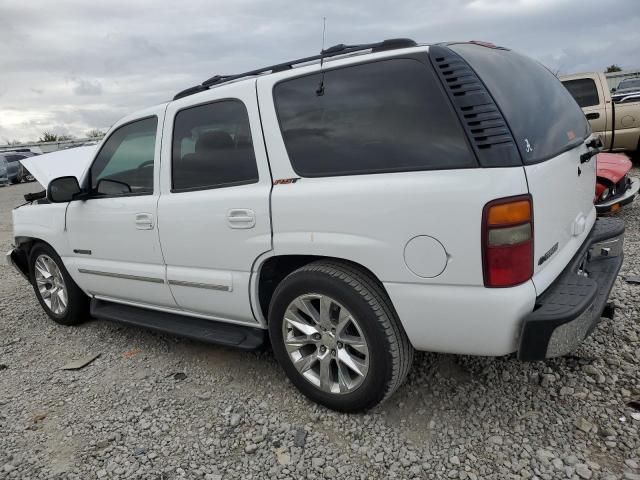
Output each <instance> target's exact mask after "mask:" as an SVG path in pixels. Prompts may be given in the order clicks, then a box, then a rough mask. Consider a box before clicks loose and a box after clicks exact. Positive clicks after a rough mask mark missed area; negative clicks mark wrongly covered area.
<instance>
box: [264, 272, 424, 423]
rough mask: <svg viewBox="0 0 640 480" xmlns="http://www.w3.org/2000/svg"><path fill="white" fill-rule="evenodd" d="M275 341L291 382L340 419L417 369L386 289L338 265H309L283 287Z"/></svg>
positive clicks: (275, 302) (272, 329) (274, 307)
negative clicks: (338, 414) (331, 410)
mask: <svg viewBox="0 0 640 480" xmlns="http://www.w3.org/2000/svg"><path fill="white" fill-rule="evenodd" d="M269 334H270V338H271V344H272V346H273V350H274V354H275V357H276V359H277V360H278V362H279V363H280V365H281V366H282V367H283V369H284V370H285V372H286V374H287V376H288V377H289V379H290V380H291V382H292V383H293V384H294V385H295V386H296V387H297V388H298V389H299V390H300V391H301V392H302V393H303V394H305V395H306V396H307V397H309V398H310V399H311V400H313V401H315V402H317V403H320V404H322V405H325V406H326V407H328V408H331V409H333V410H338V411H342V412H358V411H363V410H368V409H370V408H372V407H374V406H376V405H378V404H379V403H381V402H383V401H384V400H386V399H387V398H388V397H390V396H391V394H393V392H395V391H396V390H397V389H398V387H399V386H400V385H401V384H402V382H403V381H404V379H405V377H406V376H407V373H408V372H409V369H410V368H411V364H412V362H413V347H412V346H411V344H410V343H409V340H408V338H407V336H406V334H405V332H404V330H403V329H402V326H401V324H400V321H399V320H398V318H397V315H396V313H395V310H394V308H393V306H392V304H391V301H390V299H389V297H388V296H387V294H386V293H385V292H384V290H383V288H382V286H381V285H380V284H379V283H378V281H377V280H376V279H375V278H373V277H372V276H371V275H370V274H368V273H366V272H364V271H362V270H360V269H358V268H356V267H354V266H352V265H350V264H347V263H342V262H339V261H318V262H314V263H311V264H308V265H306V266H303V267H301V268H299V269H298V270H296V271H294V272H293V273H291V274H290V275H289V276H287V277H286V278H285V279H284V280H283V281H282V282H281V283H280V284H279V285H278V287H277V288H276V291H275V292H274V295H273V299H272V301H271V305H270V308H269ZM296 365H297V366H296Z"/></svg>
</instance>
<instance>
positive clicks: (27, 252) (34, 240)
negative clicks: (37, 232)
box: [11, 236, 55, 281]
mask: <svg viewBox="0 0 640 480" xmlns="http://www.w3.org/2000/svg"><path fill="white" fill-rule="evenodd" d="M14 242H15V246H16V248H15V249H14V250H13V252H12V254H11V260H12V262H13V264H14V265H15V267H16V268H17V269H18V270H20V271H21V272H22V274H23V275H24V276H25V277H26V278H27V279H29V281H31V280H30V279H31V271H30V268H29V264H30V263H29V257H30V256H31V250H33V247H34V246H35V245H37V244H39V243H42V244H44V245H47V246H48V247H50V248H52V249H53V250H54V251H55V248H54V247H53V245H51V244H50V243H49V242H47V241H45V240H43V239H42V238H38V237H28V236H17V237H15V239H14Z"/></svg>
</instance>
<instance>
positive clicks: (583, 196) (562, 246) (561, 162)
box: [525, 145, 596, 295]
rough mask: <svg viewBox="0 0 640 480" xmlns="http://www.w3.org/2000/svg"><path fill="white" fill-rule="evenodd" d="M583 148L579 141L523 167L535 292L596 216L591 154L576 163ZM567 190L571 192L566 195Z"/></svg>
mask: <svg viewBox="0 0 640 480" xmlns="http://www.w3.org/2000/svg"><path fill="white" fill-rule="evenodd" d="M585 152H587V148H586V146H584V145H581V146H579V147H577V148H574V149H573V150H570V151H568V152H565V153H563V154H561V155H558V156H557V157H555V158H552V159H550V160H547V161H545V162H541V163H537V164H534V165H527V166H526V167H525V171H526V173H527V182H528V184H529V191H530V192H531V195H532V197H533V220H534V226H533V228H534V249H535V251H534V256H533V259H534V277H533V283H534V284H535V286H536V290H537V292H538V295H539V294H541V293H542V292H544V291H545V290H546V289H547V287H548V286H549V285H550V284H551V282H553V280H555V278H556V277H557V276H558V274H559V273H560V272H561V271H562V270H563V269H564V267H565V266H566V265H567V263H569V260H571V258H572V257H573V255H574V254H575V253H576V252H577V251H578V249H579V248H580V245H582V243H583V242H584V239H585V238H586V237H587V235H588V234H589V232H590V231H591V227H593V223H594V222H595V220H596V209H595V206H594V205H593V192H594V186H595V184H596V160H595V157H593V158H592V159H591V160H589V161H588V162H585V163H580V154H582V153H585ZM578 171H579V172H580V173H578ZM567 192H571V194H570V195H567ZM559 199H562V200H560V201H559ZM556 244H557V246H556ZM548 252H552V254H551V255H550V257H549V259H548V260H546V261H542V259H543V256H545V255H548ZM541 261H542V263H540V262H541Z"/></svg>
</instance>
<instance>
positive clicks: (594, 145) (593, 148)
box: [580, 137, 602, 163]
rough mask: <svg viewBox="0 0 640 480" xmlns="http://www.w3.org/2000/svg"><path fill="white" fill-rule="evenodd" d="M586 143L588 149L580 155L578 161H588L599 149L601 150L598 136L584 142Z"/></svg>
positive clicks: (600, 141)
mask: <svg viewBox="0 0 640 480" xmlns="http://www.w3.org/2000/svg"><path fill="white" fill-rule="evenodd" d="M586 145H587V148H589V149H590V150H589V151H588V152H585V153H583V154H582V155H580V163H586V162H588V161H589V160H591V158H592V157H594V156H596V155H597V154H598V153H600V150H602V140H600V137H595V138H592V139H591V140H589V141H588V142H586Z"/></svg>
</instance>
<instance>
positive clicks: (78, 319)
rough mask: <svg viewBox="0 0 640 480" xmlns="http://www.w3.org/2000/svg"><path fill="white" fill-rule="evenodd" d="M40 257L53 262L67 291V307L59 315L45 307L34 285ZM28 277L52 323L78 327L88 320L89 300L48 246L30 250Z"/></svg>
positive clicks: (36, 246) (38, 246) (35, 284)
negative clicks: (43, 256) (44, 256)
mask: <svg viewBox="0 0 640 480" xmlns="http://www.w3.org/2000/svg"><path fill="white" fill-rule="evenodd" d="M42 255H46V256H47V257H49V258H50V259H51V260H53V262H54V263H55V264H56V266H57V267H58V269H59V270H60V273H61V274H62V277H63V279H64V284H65V287H66V291H67V306H66V309H65V310H64V311H63V312H62V313H59V314H57V313H55V312H54V311H53V310H52V309H51V308H50V307H49V306H47V304H46V303H45V301H44V299H43V297H42V294H41V293H40V290H39V288H38V286H37V283H36V274H35V264H36V261H37V260H38V258H39V257H41V256H42ZM29 277H30V280H31V284H32V285H33V290H34V291H35V293H36V298H37V299H38V302H40V305H41V306H42V308H43V310H44V311H45V313H46V314H47V315H49V317H50V318H51V319H52V320H53V321H54V322H56V323H59V324H60V325H78V324H79V323H82V322H84V321H86V320H88V319H89V298H88V297H87V296H86V295H85V293H84V292H83V291H82V290H81V289H80V287H78V285H77V284H76V283H75V282H74V281H73V279H72V278H71V276H70V275H69V272H68V271H67V269H66V268H65V266H64V264H63V263H62V260H61V259H60V256H59V255H58V254H57V253H56V251H55V250H54V249H53V248H51V247H50V246H49V245H47V244H44V243H38V244H36V245H34V247H33V248H32V249H31V254H30V255H29Z"/></svg>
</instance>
